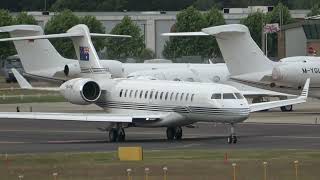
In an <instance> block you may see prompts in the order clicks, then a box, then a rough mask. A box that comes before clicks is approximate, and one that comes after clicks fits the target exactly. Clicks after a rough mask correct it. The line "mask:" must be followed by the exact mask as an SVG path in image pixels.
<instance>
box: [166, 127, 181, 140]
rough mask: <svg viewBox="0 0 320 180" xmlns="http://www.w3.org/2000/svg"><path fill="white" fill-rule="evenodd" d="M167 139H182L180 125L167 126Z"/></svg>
mask: <svg viewBox="0 0 320 180" xmlns="http://www.w3.org/2000/svg"><path fill="white" fill-rule="evenodd" d="M167 139H168V140H174V139H176V140H181V139H182V128H181V127H168V128H167Z"/></svg>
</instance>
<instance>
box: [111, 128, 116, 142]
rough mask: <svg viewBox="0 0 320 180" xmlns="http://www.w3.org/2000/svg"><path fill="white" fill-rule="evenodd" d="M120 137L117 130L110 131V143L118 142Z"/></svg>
mask: <svg viewBox="0 0 320 180" xmlns="http://www.w3.org/2000/svg"><path fill="white" fill-rule="evenodd" d="M117 137H118V133H117V130H116V129H111V130H110V131H109V142H116V141H117Z"/></svg>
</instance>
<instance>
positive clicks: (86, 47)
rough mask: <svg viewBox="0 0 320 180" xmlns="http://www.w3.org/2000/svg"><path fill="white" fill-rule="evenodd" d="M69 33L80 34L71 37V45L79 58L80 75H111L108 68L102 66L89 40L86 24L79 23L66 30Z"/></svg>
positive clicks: (89, 35)
mask: <svg viewBox="0 0 320 180" xmlns="http://www.w3.org/2000/svg"><path fill="white" fill-rule="evenodd" d="M67 33H70V34H81V36H73V37H71V39H72V42H73V46H74V48H75V51H76V55H77V58H78V60H79V64H80V68H81V74H82V76H87V77H88V76H91V74H94V76H92V77H97V74H101V75H102V76H105V75H106V74H108V75H109V76H110V77H111V74H110V73H109V71H108V69H106V68H103V67H102V65H101V64H100V59H99V56H98V54H97V51H96V49H95V47H94V45H93V43H92V41H91V34H90V31H89V28H88V26H86V25H84V24H79V25H76V26H74V27H72V28H71V29H69V30H68V31H67Z"/></svg>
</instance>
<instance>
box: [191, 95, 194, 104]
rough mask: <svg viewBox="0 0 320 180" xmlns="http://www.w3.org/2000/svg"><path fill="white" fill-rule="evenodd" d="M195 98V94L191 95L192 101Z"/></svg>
mask: <svg viewBox="0 0 320 180" xmlns="http://www.w3.org/2000/svg"><path fill="white" fill-rule="evenodd" d="M193 99H194V94H192V95H191V102H192V101H193Z"/></svg>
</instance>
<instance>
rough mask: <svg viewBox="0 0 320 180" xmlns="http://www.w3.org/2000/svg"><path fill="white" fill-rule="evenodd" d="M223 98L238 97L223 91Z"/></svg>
mask: <svg viewBox="0 0 320 180" xmlns="http://www.w3.org/2000/svg"><path fill="white" fill-rule="evenodd" d="M223 99H236V97H235V96H234V94H233V93H223Z"/></svg>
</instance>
